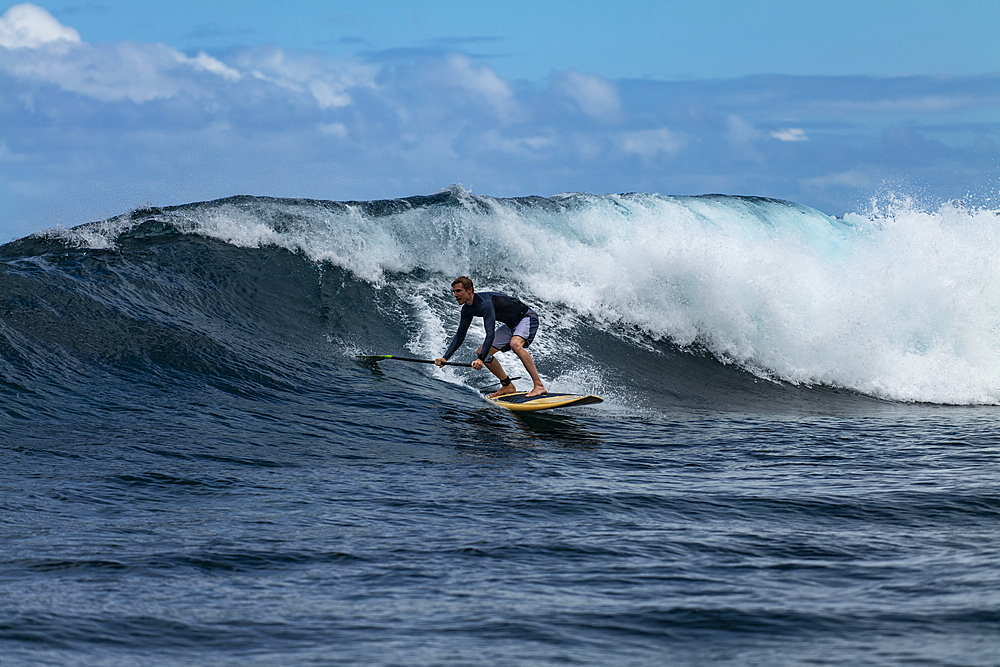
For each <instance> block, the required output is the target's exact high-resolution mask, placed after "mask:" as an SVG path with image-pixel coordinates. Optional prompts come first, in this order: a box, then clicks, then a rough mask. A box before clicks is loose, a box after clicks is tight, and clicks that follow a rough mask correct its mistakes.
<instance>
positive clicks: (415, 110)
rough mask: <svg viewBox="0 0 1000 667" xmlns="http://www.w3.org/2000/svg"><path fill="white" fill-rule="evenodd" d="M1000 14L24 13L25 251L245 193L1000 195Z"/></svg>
mask: <svg viewBox="0 0 1000 667" xmlns="http://www.w3.org/2000/svg"><path fill="white" fill-rule="evenodd" d="M996 34H1000V3H996V2H991V1H974V2H972V1H965V2H962V1H953V2H913V1H912V0H911V1H909V2H902V1H896V0H884V1H881V2H879V1H872V0H869V1H868V2H853V1H841V2H811V1H808V0H805V1H803V0H799V1H798V2H784V1H780V2H779V1H773V2H756V3H753V2H751V3H748V2H745V1H744V2H730V1H725V2H656V3H654V2H631V3H627V4H624V5H623V4H619V3H604V2H574V3H568V2H521V1H514V2H507V3H468V2H441V1H438V2H372V3H356V2H355V3H347V2H306V1H295V0H291V1H289V2H286V3H281V4H279V3H271V2H268V3H263V2H205V1H202V2H180V1H175V2H156V3H154V2H142V1H139V2H134V1H133V2H123V1H119V0H97V1H95V2H80V1H74V0H66V1H51V2H49V1H44V0H40V1H39V2H35V3H31V4H11V3H7V4H4V3H2V2H0V242H4V241H6V240H9V239H11V238H13V237H16V236H20V235H23V234H27V233H30V232H32V231H35V230H38V229H43V228H46V227H50V226H52V225H67V226H69V225H74V224H79V223H82V222H87V221H90V220H94V219H100V218H103V217H108V216H111V215H114V214H116V213H120V212H122V211H126V210H128V209H129V208H132V207H136V206H141V205H146V204H157V205H168V204H178V203H186V202H190V201H197V200H202V199H209V198H214V197H222V196H228V195H232V194H255V195H268V196H303V197H311V198H320V199H372V198H382V197H397V196H407V195H412V194H426V193H429V192H434V191H436V190H439V189H441V188H443V187H446V186H448V185H450V184H452V183H462V184H463V185H465V186H466V187H468V188H471V189H472V190H473V191H474V192H477V193H480V194H490V195H495V196H517V195H528V194H541V195H551V194H555V193H558V192H565V191H590V192H598V193H601V192H620V191H649V192H661V193H663V194H700V193H704V192H724V193H730V194H753V195H761V196H771V197H781V198H787V199H793V200H795V201H799V202H801V203H804V204H808V205H812V206H816V207H817V208H820V209H821V210H824V211H826V212H828V213H832V214H840V213H844V212H846V211H848V210H858V209H861V208H863V207H864V206H866V205H868V202H869V201H870V200H871V199H872V198H873V197H885V196H889V194H890V193H894V194H896V195H902V196H912V197H915V198H917V199H926V200H928V201H933V200H936V199H951V198H970V199H971V200H975V201H979V202H986V203H987V204H988V203H989V201H988V200H991V198H992V197H993V196H994V194H995V193H997V191H998V187H1000V49H997V48H996V38H995V35H996Z"/></svg>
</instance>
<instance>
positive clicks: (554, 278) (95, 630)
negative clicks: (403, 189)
mask: <svg viewBox="0 0 1000 667" xmlns="http://www.w3.org/2000/svg"><path fill="white" fill-rule="evenodd" d="M998 216H1000V212H998V211H996V210H992V209H989V208H976V207H971V206H968V205H965V204H963V203H961V202H949V203H945V204H936V205H934V206H926V205H921V204H919V203H917V202H915V201H913V200H911V199H907V198H905V197H895V198H892V197H890V198H886V199H884V200H879V201H873V202H871V204H870V206H868V207H867V208H866V210H864V211H859V212H857V213H852V214H849V215H845V216H843V217H842V218H836V217H831V216H828V215H826V214H824V213H822V212H820V211H817V210H814V209H811V208H809V207H806V206H802V205H799V204H796V203H794V202H788V201H780V200H775V199H768V198H763V197H753V196H730V195H702V196H666V195H656V194H644V193H630V194H614V195H595V194H587V193H568V194H563V195H557V196H553V197H537V196H531V197H517V198H496V197H490V196H484V195H480V194H474V193H472V192H469V191H468V190H466V189H464V188H462V187H460V186H452V187H450V188H447V189H445V190H442V191H440V192H437V193H434V194H430V195H420V196H412V197H406V198H401V199H392V200H379V201H318V200H304V199H276V198H270V197H261V196H235V197H229V198H226V199H220V200H216V201H210V202H195V203H189V204H180V205H171V206H162V207H146V208H142V209H138V210H134V211H129V212H126V213H123V214H122V215H120V216H116V217H114V218H111V219H108V220H103V221H96V222H89V223H85V224H81V225H79V226H76V227H73V228H53V229H49V230H46V231H43V232H39V233H37V234H33V235H31V236H28V237H25V238H22V239H17V240H15V241H12V242H10V243H8V244H6V245H3V246H0V456H2V457H3V463H4V465H3V466H2V468H0V488H2V489H3V494H2V495H0V535H2V537H3V540H2V543H3V547H4V548H3V550H2V551H0V586H2V590H3V591H4V595H3V596H0V656H2V657H0V662H2V663H3V665H4V666H5V667H7V666H9V665H67V664H73V665H94V666H97V665H102V666H103V665H130V664H146V665H164V666H170V667H176V666H181V665H204V664H213V665H241V666H244V667H245V666H247V665H254V664H260V665H274V664H282V665H326V664H344V663H350V664H366V665H367V664H370V665H398V664H407V665H468V664H496V665H546V666H547V665H564V664H580V665H607V664H616V665H637V666H638V665H660V664H664V663H669V664H677V665H704V664H713V665H733V666H736V665H764V664H767V665H771V666H774V665H782V666H783V665H807V664H808V665H816V664H824V665H851V666H854V665H906V664H914V663H917V662H919V663H920V664H925V665H935V666H936V665H941V666H944V665H959V664H960V665H974V666H979V665H982V666H983V667H986V666H988V665H995V664H996V658H997V649H996V637H997V636H1000V615H998V613H997V608H998V602H1000V575H998V573H1000V540H998V537H997V536H998V535H1000V494H998V493H997V490H996V479H997V476H998V474H1000V437H998V436H997V429H996V423H997V419H998V418H1000V407H998V405H1000V343H998V325H1000V320H998V318H1000V296H998V294H1000V266H998V260H997V259H996V258H997V257H998V255H1000V239H998V235H997V229H998V223H1000V217H998ZM459 275H469V276H471V277H472V278H473V279H474V280H475V282H476V285H477V289H480V290H494V291H501V292H506V293H508V294H512V295H514V296H517V297H518V298H520V299H521V300H522V301H524V302H526V303H528V304H529V305H531V306H532V307H534V308H535V309H536V310H537V311H538V312H539V314H540V317H541V327H540V329H539V335H538V337H537V338H536V340H535V342H534V343H533V344H532V348H531V350H532V354H533V356H534V358H535V360H536V363H537V365H538V368H539V371H540V373H541V375H542V377H543V379H544V380H545V382H546V385H547V387H548V388H549V390H550V391H557V392H574V393H597V394H600V395H602V396H604V397H605V399H606V401H605V402H604V403H603V404H600V405H594V406H587V407H582V408H578V409H574V410H566V411H562V412H554V413H551V414H533V415H532V414H528V415H525V414H521V415H516V414H512V413H509V412H507V411H505V410H500V409H498V408H496V407H495V406H491V405H489V404H488V403H487V402H486V401H483V400H482V398H481V396H480V394H479V388H480V387H481V386H484V385H487V384H488V383H489V382H490V380H491V378H490V377H489V376H488V374H486V373H480V372H476V371H473V370H471V369H462V368H447V369H438V368H435V367H433V366H426V365H423V364H405V363H402V362H383V363H378V364H372V363H364V362H360V361H359V359H358V355H369V354H403V355H407V356H419V357H425V358H431V357H436V356H439V355H440V354H441V353H442V352H443V350H444V349H445V347H446V346H447V343H448V341H449V340H450V338H451V335H452V333H453V331H454V328H455V326H456V325H457V323H458V308H457V306H456V304H455V303H454V300H453V298H452V296H451V293H450V282H451V280H452V279H453V278H455V277H456V276H459ZM477 326H479V325H478V324H476V323H474V325H473V328H472V329H471V330H470V335H469V337H468V339H467V341H466V344H465V347H464V348H463V349H462V350H460V351H459V353H458V354H456V356H455V357H454V360H455V361H463V360H469V359H471V358H472V355H473V350H474V349H475V346H476V345H477V344H478V342H479V340H478V338H479V336H480V335H481V329H476V327H477ZM501 359H502V362H503V363H504V365H505V368H507V369H508V372H510V373H511V374H512V375H523V374H524V373H523V371H522V370H521V369H520V368H519V365H518V363H517V361H516V358H515V357H514V356H513V355H512V354H507V355H502V356H501ZM519 382H522V383H523V382H524V380H521V381H519ZM522 388H526V386H522Z"/></svg>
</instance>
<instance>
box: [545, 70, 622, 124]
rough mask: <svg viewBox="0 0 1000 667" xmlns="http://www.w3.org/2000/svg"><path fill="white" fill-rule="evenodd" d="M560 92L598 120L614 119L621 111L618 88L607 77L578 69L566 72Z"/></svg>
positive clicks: (559, 82) (562, 78) (560, 83)
mask: <svg viewBox="0 0 1000 667" xmlns="http://www.w3.org/2000/svg"><path fill="white" fill-rule="evenodd" d="M556 87H557V89H558V90H559V92H560V93H562V94H563V95H565V96H566V97H569V98H570V99H572V100H573V101H575V102H576V103H577V104H578V105H579V107H580V110H581V111H583V113H585V114H587V115H588V116H590V117H591V118H595V119H597V120H604V121H610V120H614V119H615V118H616V117H617V116H618V114H619V113H620V112H621V108H622V104H621V100H620V99H619V98H618V89H617V88H616V87H615V85H614V84H613V83H611V82H610V81H608V80H607V79H603V78H601V77H599V76H595V75H593V74H581V73H580V72H577V71H576V70H571V71H569V72H566V74H564V75H563V76H562V77H561V78H560V79H559V80H558V81H557V86H556Z"/></svg>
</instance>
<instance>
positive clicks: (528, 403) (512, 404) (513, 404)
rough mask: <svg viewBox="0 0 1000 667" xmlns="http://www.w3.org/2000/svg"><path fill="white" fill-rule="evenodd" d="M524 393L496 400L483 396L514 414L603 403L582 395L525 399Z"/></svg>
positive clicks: (595, 397) (545, 395)
mask: <svg viewBox="0 0 1000 667" xmlns="http://www.w3.org/2000/svg"><path fill="white" fill-rule="evenodd" d="M527 393H528V392H526V391H519V392H516V393H513V394H504V395H503V396H498V397H497V398H490V397H488V396H485V397H484V398H486V400H487V401H489V402H490V403H494V404H496V405H500V406H502V407H505V408H507V409H508V410H513V411H515V412H533V411H535V410H551V409H552V408H568V407H571V406H574V405H593V404H594V403H603V402H604V399H603V398H601V397H600V396H584V395H582V394H542V395H541V396H532V397H531V398H527V397H525V394H527Z"/></svg>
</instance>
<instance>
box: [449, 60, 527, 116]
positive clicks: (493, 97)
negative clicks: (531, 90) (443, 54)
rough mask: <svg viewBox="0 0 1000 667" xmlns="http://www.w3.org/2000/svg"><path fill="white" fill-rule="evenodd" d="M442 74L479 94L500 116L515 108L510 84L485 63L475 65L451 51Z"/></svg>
mask: <svg viewBox="0 0 1000 667" xmlns="http://www.w3.org/2000/svg"><path fill="white" fill-rule="evenodd" d="M444 75H445V76H446V77H447V79H449V80H451V81H452V82H453V83H454V84H456V85H458V86H461V87H462V88H465V89H466V90H469V91H471V92H474V93H477V94H478V95H481V96H482V98H483V99H484V100H486V102H487V103H488V104H489V105H490V107H492V108H493V110H494V111H495V112H496V114H497V115H498V116H500V117H501V118H509V117H510V116H511V114H513V113H514V112H515V111H516V109H517V104H516V103H515V101H514V93H513V92H512V91H511V89H510V85H509V84H508V83H507V81H506V80H504V79H503V78H502V77H500V76H499V75H497V73H496V72H494V71H493V69H492V68H490V67H488V66H487V65H479V66H476V65H474V64H473V63H472V61H471V60H469V58H468V57H466V56H463V55H460V54H457V53H453V54H450V55H448V56H447V59H446V63H445V71H444Z"/></svg>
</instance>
